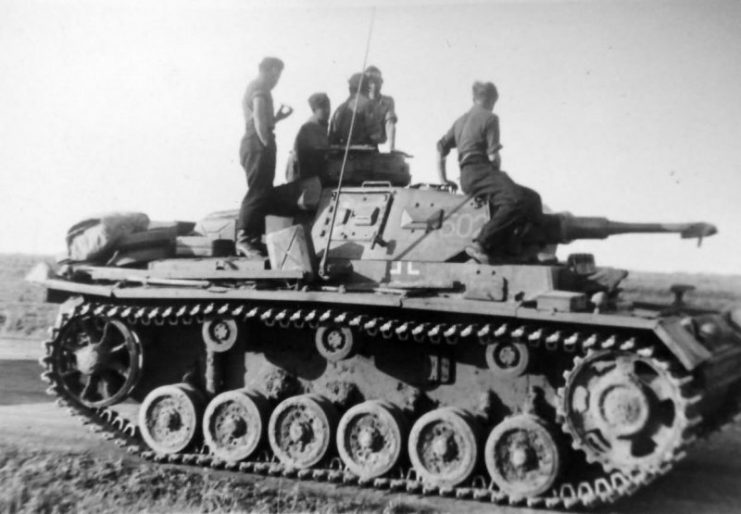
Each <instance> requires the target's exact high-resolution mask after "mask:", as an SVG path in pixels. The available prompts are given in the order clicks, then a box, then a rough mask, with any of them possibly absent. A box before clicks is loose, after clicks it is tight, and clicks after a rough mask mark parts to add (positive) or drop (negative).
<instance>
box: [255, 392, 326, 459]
mask: <svg viewBox="0 0 741 514" xmlns="http://www.w3.org/2000/svg"><path fill="white" fill-rule="evenodd" d="M337 417H338V416H337V411H336V410H335V408H334V406H333V405H332V404H331V403H330V402H329V401H328V400H326V399H325V398H322V397H321V396H318V395H313V394H302V395H299V396H293V397H291V398H288V399H286V400H283V401H282V402H280V403H279V404H278V406H277V407H276V408H275V410H274V411H273V414H272V415H271V416H270V423H269V424H268V439H269V441H270V447H271V448H272V450H273V453H275V456H276V457H278V459H279V460H280V461H281V462H282V463H283V464H285V465H286V466H289V467H291V468H298V469H302V468H310V467H311V466H314V465H316V464H318V463H319V462H321V461H322V460H323V459H324V458H325V457H326V456H327V454H328V453H329V451H330V448H331V447H332V441H333V440H334V436H335V429H336V427H337Z"/></svg>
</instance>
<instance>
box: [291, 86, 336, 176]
mask: <svg viewBox="0 0 741 514" xmlns="http://www.w3.org/2000/svg"><path fill="white" fill-rule="evenodd" d="M309 107H311V111H312V112H313V114H312V116H311V118H309V119H308V121H307V122H306V123H304V124H303V125H301V128H300V129H299V131H298V134H297V135H296V141H295V143H294V144H293V152H292V156H291V158H290V159H289V161H290V162H289V165H288V167H287V169H286V180H287V181H288V182H293V181H294V180H298V179H300V178H310V177H315V176H317V175H319V173H320V172H321V171H322V169H324V167H325V166H326V162H327V150H328V149H329V138H328V135H327V131H328V129H329V114H330V112H331V108H330V102H329V97H328V96H327V94H326V93H314V94H313V95H311V96H310V97H309Z"/></svg>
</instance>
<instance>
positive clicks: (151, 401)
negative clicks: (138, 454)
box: [139, 384, 206, 454]
mask: <svg viewBox="0 0 741 514" xmlns="http://www.w3.org/2000/svg"><path fill="white" fill-rule="evenodd" d="M205 403H206V402H205V400H204V398H203V395H202V394H201V393H200V392H199V391H198V390H197V389H195V388H194V387H192V386H190V385H188V384H175V385H166V386H162V387H158V388H157V389H154V390H152V391H151V392H150V393H149V394H148V395H147V396H146V398H144V403H143V404H142V406H141V407H140V409H139V429H140V430H141V434H142V437H143V438H144V441H146V443H147V445H149V447H150V448H151V449H152V450H154V451H156V452H158V453H168V454H170V453H179V452H182V451H185V450H186V449H187V448H189V447H190V446H191V445H192V444H193V443H194V442H195V441H196V440H197V438H198V436H199V435H200V431H199V427H200V424H201V423H200V422H201V415H202V414H203V406H204V404H205Z"/></svg>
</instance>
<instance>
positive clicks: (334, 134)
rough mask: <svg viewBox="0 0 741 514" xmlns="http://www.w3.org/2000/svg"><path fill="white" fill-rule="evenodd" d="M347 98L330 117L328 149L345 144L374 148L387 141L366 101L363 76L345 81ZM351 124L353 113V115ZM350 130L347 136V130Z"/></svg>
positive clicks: (354, 76)
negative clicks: (348, 93) (348, 92)
mask: <svg viewBox="0 0 741 514" xmlns="http://www.w3.org/2000/svg"><path fill="white" fill-rule="evenodd" d="M348 85H349V90H350V97H349V98H348V99H347V100H345V102H343V103H342V104H341V105H340V106H339V107H338V108H337V110H336V111H335V112H334V114H333V115H332V121H331V122H330V124H329V143H330V144H331V145H344V144H347V141H348V139H349V141H350V144H351V145H365V146H372V147H377V146H378V144H379V143H383V142H384V141H386V139H385V137H384V134H383V127H382V124H381V122H380V121H379V119H378V118H377V117H376V114H377V113H376V109H375V107H374V105H373V103H372V102H371V100H370V98H368V80H366V78H365V77H364V76H363V74H362V73H355V74H354V75H353V76H352V77H350V80H349V81H348ZM356 109H357V113H356V114H355V122H354V123H353V121H352V120H353V112H354V111H356ZM351 125H352V127H353V130H352V134H350V126H351Z"/></svg>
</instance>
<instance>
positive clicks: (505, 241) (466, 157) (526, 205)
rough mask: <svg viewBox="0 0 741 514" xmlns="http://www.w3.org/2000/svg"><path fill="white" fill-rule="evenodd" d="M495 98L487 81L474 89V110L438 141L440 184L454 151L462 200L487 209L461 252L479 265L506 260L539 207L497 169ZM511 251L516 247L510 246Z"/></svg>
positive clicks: (493, 88) (528, 191)
mask: <svg viewBox="0 0 741 514" xmlns="http://www.w3.org/2000/svg"><path fill="white" fill-rule="evenodd" d="M498 98H499V94H498V93H497V88H496V86H494V84H492V83H491V82H485V83H482V82H475V83H474V84H473V106H472V107H471V109H470V110H469V111H468V112H466V113H465V114H463V115H462V116H461V117H460V118H458V119H457V120H456V121H455V123H453V126H452V127H450V130H448V132H447V133H446V134H445V135H444V136H443V137H442V139H440V141H438V143H437V151H438V157H439V160H438V171H439V174H440V180H441V181H442V182H443V183H446V184H453V185H455V184H454V183H451V181H449V180H448V177H447V173H446V166H445V158H446V156H447V155H448V153H450V150H451V149H452V148H457V149H458V164H459V166H460V169H461V189H462V190H463V192H464V193H465V194H467V195H470V196H474V197H482V198H484V199H486V200H487V201H488V202H489V204H490V206H491V211H492V215H491V219H490V220H489V221H488V222H487V223H486V224H485V225H484V226H483V227H482V228H481V232H480V233H479V235H478V236H476V238H475V239H474V241H473V244H471V245H470V246H468V247H466V253H467V254H468V255H469V256H470V257H472V258H474V259H476V260H477V261H479V262H481V263H489V262H490V261H491V260H492V259H491V257H493V258H494V260H496V259H497V258H502V257H503V258H505V259H506V254H507V253H508V250H509V251H513V250H514V251H516V250H515V248H513V241H514V240H516V239H517V237H516V236H517V234H518V233H519V232H521V231H522V230H524V228H525V227H526V225H527V224H528V223H531V222H537V221H538V219H539V218H540V216H541V214H542V212H543V208H542V205H541V202H540V196H539V195H538V194H537V193H536V192H535V191H533V190H531V189H528V188H526V187H523V186H520V185H518V184H515V182H514V181H513V180H512V179H511V178H509V176H508V175H507V174H506V173H505V172H503V171H501V170H500V164H501V158H500V156H499V150H501V148H502V145H501V144H500V143H499V118H498V117H497V116H496V115H495V114H494V113H493V110H494V105H495V104H496V102H497V99H498ZM515 246H516V245H515Z"/></svg>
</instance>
